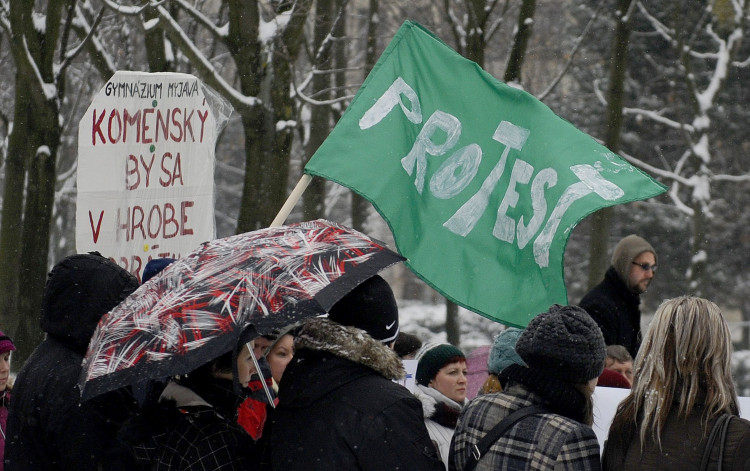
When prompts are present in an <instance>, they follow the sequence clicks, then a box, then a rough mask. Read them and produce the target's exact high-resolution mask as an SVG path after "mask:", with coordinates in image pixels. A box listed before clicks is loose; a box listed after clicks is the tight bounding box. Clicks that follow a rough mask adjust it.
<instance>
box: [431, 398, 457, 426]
mask: <svg viewBox="0 0 750 471" xmlns="http://www.w3.org/2000/svg"><path fill="white" fill-rule="evenodd" d="M459 415H461V409H456V408H455V407H451V406H450V405H448V404H446V403H445V402H442V401H437V403H436V404H435V412H433V413H432V415H430V417H429V418H430V419H431V420H434V421H435V422H437V423H439V424H440V425H442V426H443V427H448V428H453V429H454V428H456V423H457V422H458V416H459Z"/></svg>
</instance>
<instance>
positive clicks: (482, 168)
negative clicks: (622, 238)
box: [305, 22, 666, 327]
mask: <svg viewBox="0 0 750 471" xmlns="http://www.w3.org/2000/svg"><path fill="white" fill-rule="evenodd" d="M305 172H306V173H308V174H311V175H316V176H320V177H323V178H326V179H329V180H332V181H335V182H337V183H339V184H341V185H344V186H346V187H349V188H351V189H352V190H354V191H356V192H357V193H359V194H361V195H362V196H363V197H365V198H367V199H368V200H369V201H370V202H372V204H373V205H374V206H375V207H376V208H377V210H378V211H379V212H380V213H381V214H382V216H383V218H384V219H385V220H386V221H387V222H388V224H389V225H390V228H391V230H392V231H393V235H394V239H395V241H396V246H397V248H398V250H399V252H401V254H402V255H404V256H405V257H407V258H408V261H407V262H406V263H407V264H408V265H409V267H410V268H411V269H412V270H413V271H414V272H415V273H416V274H417V275H418V276H419V277H420V278H422V279H423V280H424V281H425V282H427V283H428V284H429V285H430V286H432V287H433V288H435V289H436V290H437V291H438V292H440V293H441V294H443V295H444V296H445V297H447V298H448V299H451V300H452V301H454V302H456V303H457V304H459V305H462V306H464V307H466V308H468V309H471V310H473V311H475V312H477V313H479V314H481V315H483V316H485V317H488V318H490V319H494V320H496V321H499V322H503V323H505V324H510V325H516V326H521V327H522V326H525V325H526V324H527V323H528V321H529V320H530V319H531V318H532V317H534V316H535V315H536V314H538V313H540V312H542V311H546V310H547V309H548V308H549V306H550V305H551V304H553V303H561V304H566V303H567V292H566V290H565V283H564V278H563V268H562V260H563V255H564V252H565V245H566V244H567V240H568V236H569V235H570V232H571V230H572V229H573V227H574V226H575V225H576V224H577V223H578V221H580V220H581V219H583V218H584V217H585V216H586V215H588V214H590V213H592V212H593V211H596V210H597V209H599V208H603V207H606V206H612V205H615V204H620V203H626V202H630V201H635V200H641V199H645V198H649V197H652V196H656V195H658V194H660V193H663V192H664V191H665V190H666V188H665V187H664V186H663V185H661V184H660V183H658V182H656V181H654V180H653V179H652V178H651V177H649V176H648V175H646V174H644V173H643V172H641V171H640V170H638V169H636V168H635V167H633V166H631V165H630V164H628V163H627V162H625V161H624V160H623V159H621V158H620V157H619V156H617V155H616V154H614V153H612V152H611V151H609V150H608V149H607V148H606V147H604V146H602V145H600V144H598V143H597V142H596V141H594V140H593V139H592V138H591V137H590V136H588V135H587V134H585V133H583V132H581V131H579V130H577V129H576V128H575V127H573V126H572V125H571V124H570V123H568V122H567V121H565V120H563V119H562V118H560V117H558V116H556V115H555V114H554V113H553V112H552V111H551V110H550V109H549V108H547V106H545V105H544V104H543V103H541V102H540V101H539V100H537V99H536V98H534V97H533V96H531V95H529V94H528V93H526V92H524V91H522V90H518V89H515V88H512V87H509V86H508V85H505V84H503V83H501V82H499V81H498V80H496V79H495V78H493V77H492V76H491V75H489V74H488V73H487V72H485V71H484V70H482V69H481V68H480V67H479V66H478V65H477V64H476V63H474V62H471V61H469V60H467V59H465V58H463V57H462V56H460V55H459V54H458V53H456V52H455V51H453V50H452V49H451V48H450V47H448V46H447V45H446V44H444V43H443V42H441V41H440V40H439V39H437V38H436V37H435V36H434V35H432V34H431V33H430V32H429V31H427V30H425V29H424V28H423V27H421V26H420V25H418V24H416V23H413V22H406V23H404V25H403V26H402V27H401V28H400V29H399V31H398V32H397V34H396V36H395V37H394V38H393V40H392V41H391V43H390V44H389V46H388V47H387V49H386V50H385V52H383V55H382V56H381V58H380V60H379V61H378V63H377V64H376V65H375V68H374V69H373V71H372V72H371V73H370V75H369V76H368V77H367V80H366V81H365V83H364V84H363V85H362V87H361V88H360V90H359V92H358V93H357V95H356V96H355V98H354V100H353V101H352V103H351V105H350V106H349V108H348V109H347V111H346V113H345V114H344V116H343V117H342V118H341V119H340V120H339V122H338V124H337V125H336V127H335V128H334V129H333V131H332V132H331V134H330V136H329V137H328V138H327V139H326V140H325V142H324V143H323V145H321V147H320V148H319V149H318V151H317V152H316V153H315V155H314V156H313V157H312V159H311V160H310V162H309V163H308V164H307V166H306V167H305Z"/></svg>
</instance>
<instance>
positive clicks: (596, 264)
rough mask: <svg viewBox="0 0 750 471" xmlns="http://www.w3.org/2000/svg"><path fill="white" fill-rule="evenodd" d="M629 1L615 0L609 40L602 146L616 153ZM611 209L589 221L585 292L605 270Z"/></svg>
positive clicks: (628, 29)
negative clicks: (610, 48) (609, 49)
mask: <svg viewBox="0 0 750 471" xmlns="http://www.w3.org/2000/svg"><path fill="white" fill-rule="evenodd" d="M632 1H633V0H618V2H617V9H616V10H615V11H618V12H620V15H619V16H618V17H617V18H616V19H617V26H616V27H615V34H614V36H613V38H612V57H611V58H610V69H609V89H608V91H607V120H606V126H607V127H606V129H605V141H604V145H605V146H607V148H609V150H611V151H612V152H615V153H617V152H619V151H620V135H621V133H622V108H623V102H624V96H625V93H624V83H625V71H626V70H627V55H628V44H629V41H630V21H631V20H630V18H631V17H632V15H629V14H627V13H626V12H628V11H629V10H630V4H631V2H632ZM613 214H614V210H613V209H612V208H611V207H608V208H604V209H600V210H599V211H597V212H596V213H595V214H594V216H593V217H592V218H591V233H590V238H589V271H588V280H587V281H588V289H591V288H593V287H594V286H595V285H596V284H597V283H599V282H600V281H601V280H602V278H604V272H606V271H607V268H608V267H609V250H608V246H609V243H608V240H609V231H610V226H611V225H612V215H613Z"/></svg>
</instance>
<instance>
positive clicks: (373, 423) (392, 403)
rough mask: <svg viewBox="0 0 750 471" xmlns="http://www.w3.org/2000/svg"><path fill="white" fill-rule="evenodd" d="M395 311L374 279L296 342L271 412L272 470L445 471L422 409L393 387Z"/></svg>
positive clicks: (399, 371) (398, 373)
mask: <svg viewBox="0 0 750 471" xmlns="http://www.w3.org/2000/svg"><path fill="white" fill-rule="evenodd" d="M398 331H399V327H398V308H397V306H396V300H395V298H394V296H393V292H392V291H391V288H390V286H388V283H386V281H385V280H383V279H382V278H381V277H380V276H377V275H376V276H374V277H372V278H370V279H368V280H366V281H365V282H364V283H362V284H361V285H359V286H358V287H357V288H355V289H354V290H352V291H351V292H350V293H349V294H347V295H346V296H344V298H342V299H341V300H340V301H339V302H338V303H336V305H334V306H333V308H331V310H330V312H329V317H328V319H324V318H317V319H313V320H311V321H309V322H307V323H306V324H305V325H304V326H303V327H302V328H301V329H300V331H299V332H298V333H297V334H295V339H294V358H293V359H292V361H291V362H290V363H289V365H287V367H286V370H284V380H283V381H281V384H280V386H279V405H278V407H277V408H276V410H275V412H274V417H273V421H272V432H271V433H272V435H271V455H272V463H273V469H274V470H285V471H294V470H329V469H359V470H368V469H372V470H382V469H409V470H436V471H437V470H443V469H444V467H443V465H442V463H441V462H440V460H439V459H438V455H437V451H436V450H435V447H434V446H433V444H432V442H431V440H430V437H429V435H428V433H427V429H426V428H425V425H424V418H423V414H422V406H421V404H420V403H419V401H418V400H417V399H415V398H414V396H413V395H412V394H411V393H410V392H409V391H408V390H407V389H406V388H404V387H403V386H401V385H399V384H396V383H394V382H393V381H392V380H394V379H400V378H402V377H403V376H404V370H403V367H402V365H401V360H399V358H398V356H397V355H396V354H395V352H393V350H392V349H391V347H392V345H393V343H394V340H395V339H396V336H397V335H398Z"/></svg>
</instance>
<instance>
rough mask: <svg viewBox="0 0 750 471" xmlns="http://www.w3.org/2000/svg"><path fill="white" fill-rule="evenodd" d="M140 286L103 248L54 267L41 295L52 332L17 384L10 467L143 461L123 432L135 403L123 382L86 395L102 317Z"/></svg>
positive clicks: (35, 469)
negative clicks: (123, 440)
mask: <svg viewBox="0 0 750 471" xmlns="http://www.w3.org/2000/svg"><path fill="white" fill-rule="evenodd" d="M137 287H138V281H137V279H136V278H135V277H134V276H132V275H131V274H129V273H128V272H127V271H125V270H124V269H122V268H120V267H119V266H117V265H116V264H115V263H113V262H111V261H110V260H109V259H107V258H104V257H102V256H101V255H99V254H97V253H91V254H78V255H72V256H69V257H67V258H65V259H63V260H62V261H61V262H59V263H58V264H57V265H55V267H54V268H53V269H52V271H51V272H50V273H49V275H48V278H47V283H46V286H45V288H44V295H43V301H42V317H41V327H42V329H43V330H44V331H45V332H46V333H47V337H46V338H45V340H44V341H43V342H42V343H41V344H40V345H39V346H38V347H37V348H36V349H35V350H34V352H33V353H32V354H31V356H30V357H29V359H28V360H27V361H26V363H25V364H24V366H23V368H22V369H21V371H20V373H19V374H18V377H17V378H16V381H15V385H14V396H13V407H11V409H10V414H9V416H8V430H7V432H6V437H7V441H6V445H5V470H6V471H24V470H29V471H45V470H55V471H65V470H76V471H86V470H100V469H107V470H115V471H116V470H120V469H122V470H128V471H132V470H133V469H137V468H136V465H135V463H134V460H133V458H132V455H131V453H130V451H129V450H128V449H127V447H125V446H124V445H122V444H120V442H119V441H118V440H117V430H118V429H119V427H120V425H121V424H122V423H123V422H124V421H125V420H126V419H127V418H128V417H129V416H130V414H131V412H133V411H134V410H135V406H136V403H135V401H134V400H133V399H132V396H130V395H129V394H127V393H126V392H125V391H124V390H120V391H114V392H111V393H107V394H103V395H101V396H98V397H96V398H94V399H92V400H90V401H86V402H84V403H81V402H80V401H81V391H80V389H79V387H78V379H79V376H80V373H81V361H82V360H83V356H84V354H85V353H86V348H87V347H88V343H89V340H90V338H91V335H92V334H93V333H94V329H95V328H96V324H97V322H98V321H99V319H100V318H101V317H102V316H103V315H104V314H105V313H107V312H108V311H110V310H111V309H112V308H114V307H115V306H117V305H118V304H119V303H120V302H121V301H122V300H123V299H125V297H127V296H128V295H129V294H130V293H131V292H133V291H135V289H136V288H137Z"/></svg>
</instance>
